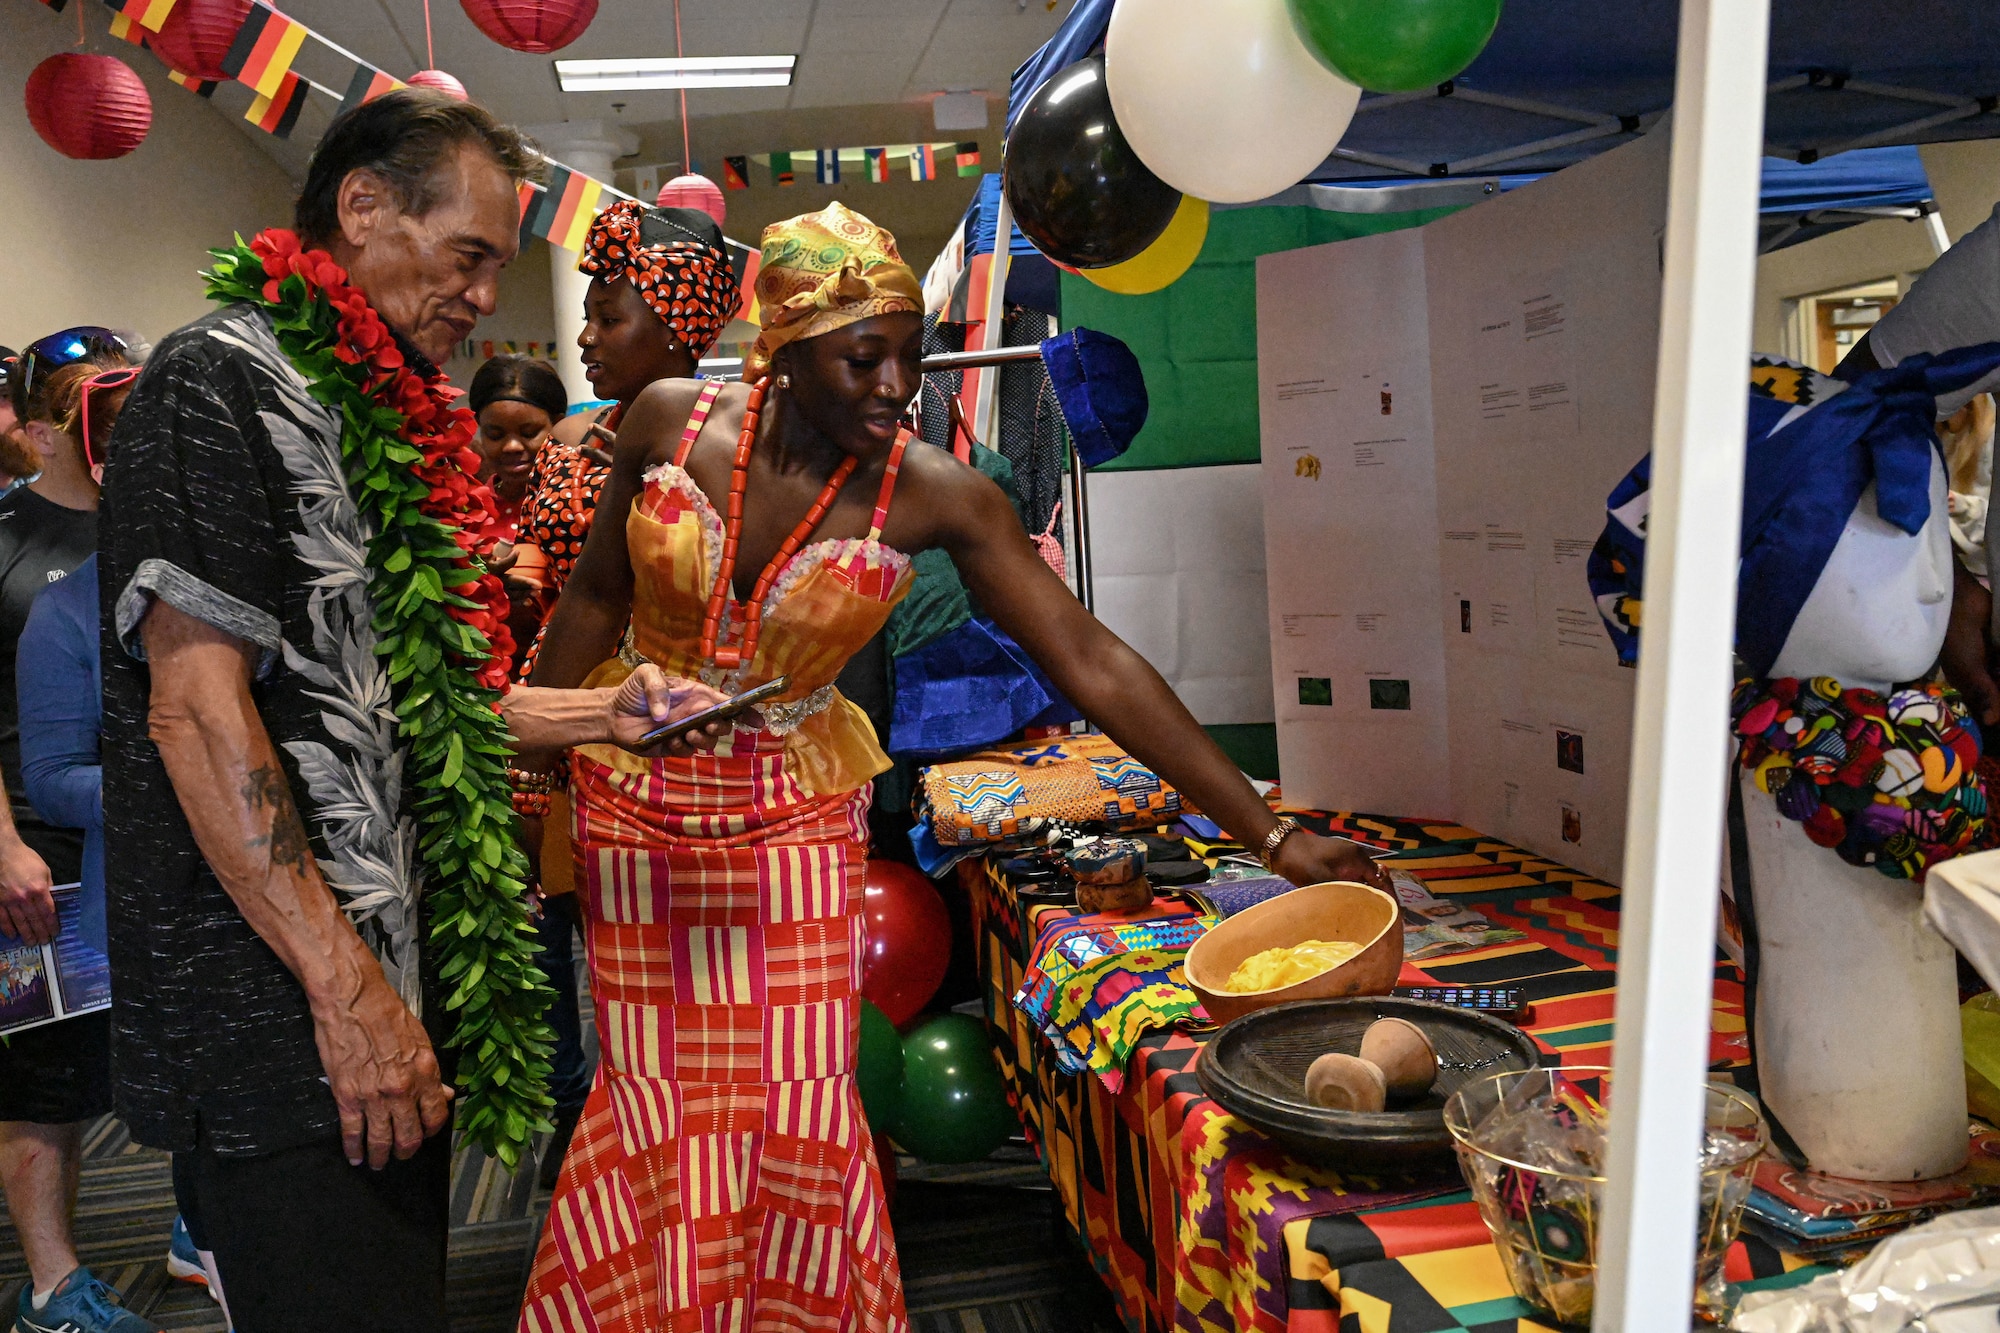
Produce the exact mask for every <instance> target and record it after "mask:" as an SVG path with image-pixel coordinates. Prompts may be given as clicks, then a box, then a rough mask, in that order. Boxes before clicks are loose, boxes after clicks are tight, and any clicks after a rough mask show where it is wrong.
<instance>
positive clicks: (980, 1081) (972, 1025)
mask: <svg viewBox="0 0 2000 1333" xmlns="http://www.w3.org/2000/svg"><path fill="white" fill-rule="evenodd" d="M1016 1124H1017V1122H1016V1120H1015V1118H1014V1110H1013V1108H1012V1107H1010V1106H1008V1105H1007V1089H1006V1086H1005V1085H1004V1084H1003V1083H1001V1081H1000V1070H999V1068H998V1067H997V1066H995V1065H994V1063H993V1052H992V1050H991V1049H990V1048H989V1047H988V1046H987V1043H986V1025H985V1024H983V1023H981V1022H980V1021H979V1020H978V1019H976V1018H968V1017H967V1016H966V1015H964V1014H945V1015H943V1016H942V1017H939V1018H933V1019H931V1020H930V1021H928V1022H926V1023H924V1024H923V1025H922V1026H920V1027H918V1028H917V1029H916V1031H914V1032H912V1033H910V1035H909V1036H908V1037H906V1038H904V1039H903V1105H902V1109H901V1110H900V1111H899V1112H898V1114H897V1118H896V1121H895V1123H894V1125H893V1126H892V1127H891V1128H890V1131H889V1133H890V1137H892V1138H894V1139H895V1140H896V1142H897V1143H898V1144H900V1145H902V1146H903V1147H904V1148H906V1149H908V1150H909V1151H910V1152H912V1153H914V1154H916V1155H917V1156H918V1157H921V1158H923V1159H924V1160H925V1161H926V1162H976V1161H979V1160H980V1159H981V1158H983V1157H986V1156H988V1155H989V1154H991V1153H992V1151H993V1150H994V1149H995V1148H997V1147H999V1146H1000V1145H1001V1144H1002V1143H1005V1142H1006V1141H1007V1136H1008V1135H1009V1134H1012V1133H1013V1132H1014V1129H1015V1127H1016Z"/></svg>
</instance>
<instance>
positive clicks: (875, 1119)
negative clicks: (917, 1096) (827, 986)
mask: <svg viewBox="0 0 2000 1333" xmlns="http://www.w3.org/2000/svg"><path fill="white" fill-rule="evenodd" d="M856 1082H858V1083H860V1084H861V1107H862V1109H863V1110H864V1111H866V1112H867V1113H868V1123H869V1124H870V1125H872V1126H874V1127H875V1128H877V1129H880V1128H882V1127H884V1126H886V1125H890V1124H894V1123H895V1120H896V1113H897V1111H898V1110H899V1109H900V1108H901V1106H902V1104H903V1038H902V1035H901V1034H900V1033H898V1032H897V1031H896V1025H895V1024H894V1023H891V1022H890V1021H889V1016H888V1015H887V1014H885V1013H883V1012H882V1011H881V1010H880V1009H877V1008H876V1007H875V1002H874V1001H873V1000H863V1001H862V1002H861V1065H860V1068H859V1069H858V1070H857V1071H856Z"/></svg>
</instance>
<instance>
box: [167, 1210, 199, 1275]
mask: <svg viewBox="0 0 2000 1333" xmlns="http://www.w3.org/2000/svg"><path fill="white" fill-rule="evenodd" d="M167 1276H168V1277H170V1278H172V1279H174V1281H176V1282H192V1283H193V1284H194V1285H196V1286H198V1287H206V1286H208V1270H207V1269H206V1268H203V1267H202V1265H201V1251H200V1250H197V1249H196V1248H195V1247H194V1237H192V1236H190V1235H188V1229H187V1223H186V1222H185V1221H183V1220H182V1219H181V1215H180V1214H179V1213H175V1214H174V1230H173V1234H172V1235H171V1236H169V1237H168V1239H167Z"/></svg>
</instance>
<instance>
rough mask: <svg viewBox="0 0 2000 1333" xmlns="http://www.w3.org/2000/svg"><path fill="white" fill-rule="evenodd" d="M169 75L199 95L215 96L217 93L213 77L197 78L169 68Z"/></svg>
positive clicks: (174, 80)
mask: <svg viewBox="0 0 2000 1333" xmlns="http://www.w3.org/2000/svg"><path fill="white" fill-rule="evenodd" d="M167 77H168V78H169V79H171V80H172V81H173V82H175V83H178V84H179V85H180V86H181V87H183V88H185V89H187V90H188V91H189V92H191V93H193V94H194V95H195V96H197V97H213V96H214V95H215V81H214V80H213V79H197V78H196V77H195V76H194V75H192V74H183V73H181V72H180V71H179V70H177V69H170V70H168V71H167Z"/></svg>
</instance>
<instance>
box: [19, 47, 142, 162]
mask: <svg viewBox="0 0 2000 1333" xmlns="http://www.w3.org/2000/svg"><path fill="white" fill-rule="evenodd" d="M27 103H28V123H29V124H30V125H33V126H34V127H35V133H37V134H39V135H41V136H42V139H43V141H44V142H45V143H47V144H48V146H49V147H51V148H53V149H55V150H56V151H57V152H58V153H61V154H62V155H63V156H64V157H75V158H82V159H84V160H86V161H102V160H103V159H105V158H111V157H123V156H125V154H127V153H129V152H131V151H132V150H133V149H134V148H137V147H138V146H139V144H140V143H141V142H142V141H143V140H144V139H145V137H146V131H147V130H149V129H151V128H152V125H153V98H152V94H150V93H148V92H147V91H146V85H145V83H144V82H143V81H142V80H141V79H140V78H139V76H138V75H137V74H134V73H133V72H132V69H131V67H130V66H128V65H127V64H126V63H125V62H124V61H122V60H120V59H118V57H116V56H98V55H85V54H83V53H81V52H77V51H70V52H66V53H64V54H62V55H57V56H50V57H49V58H48V59H47V60H44V61H43V62H42V63H41V64H39V65H37V66H35V68H34V72H33V73H31V74H29V75H28V93H27Z"/></svg>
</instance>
